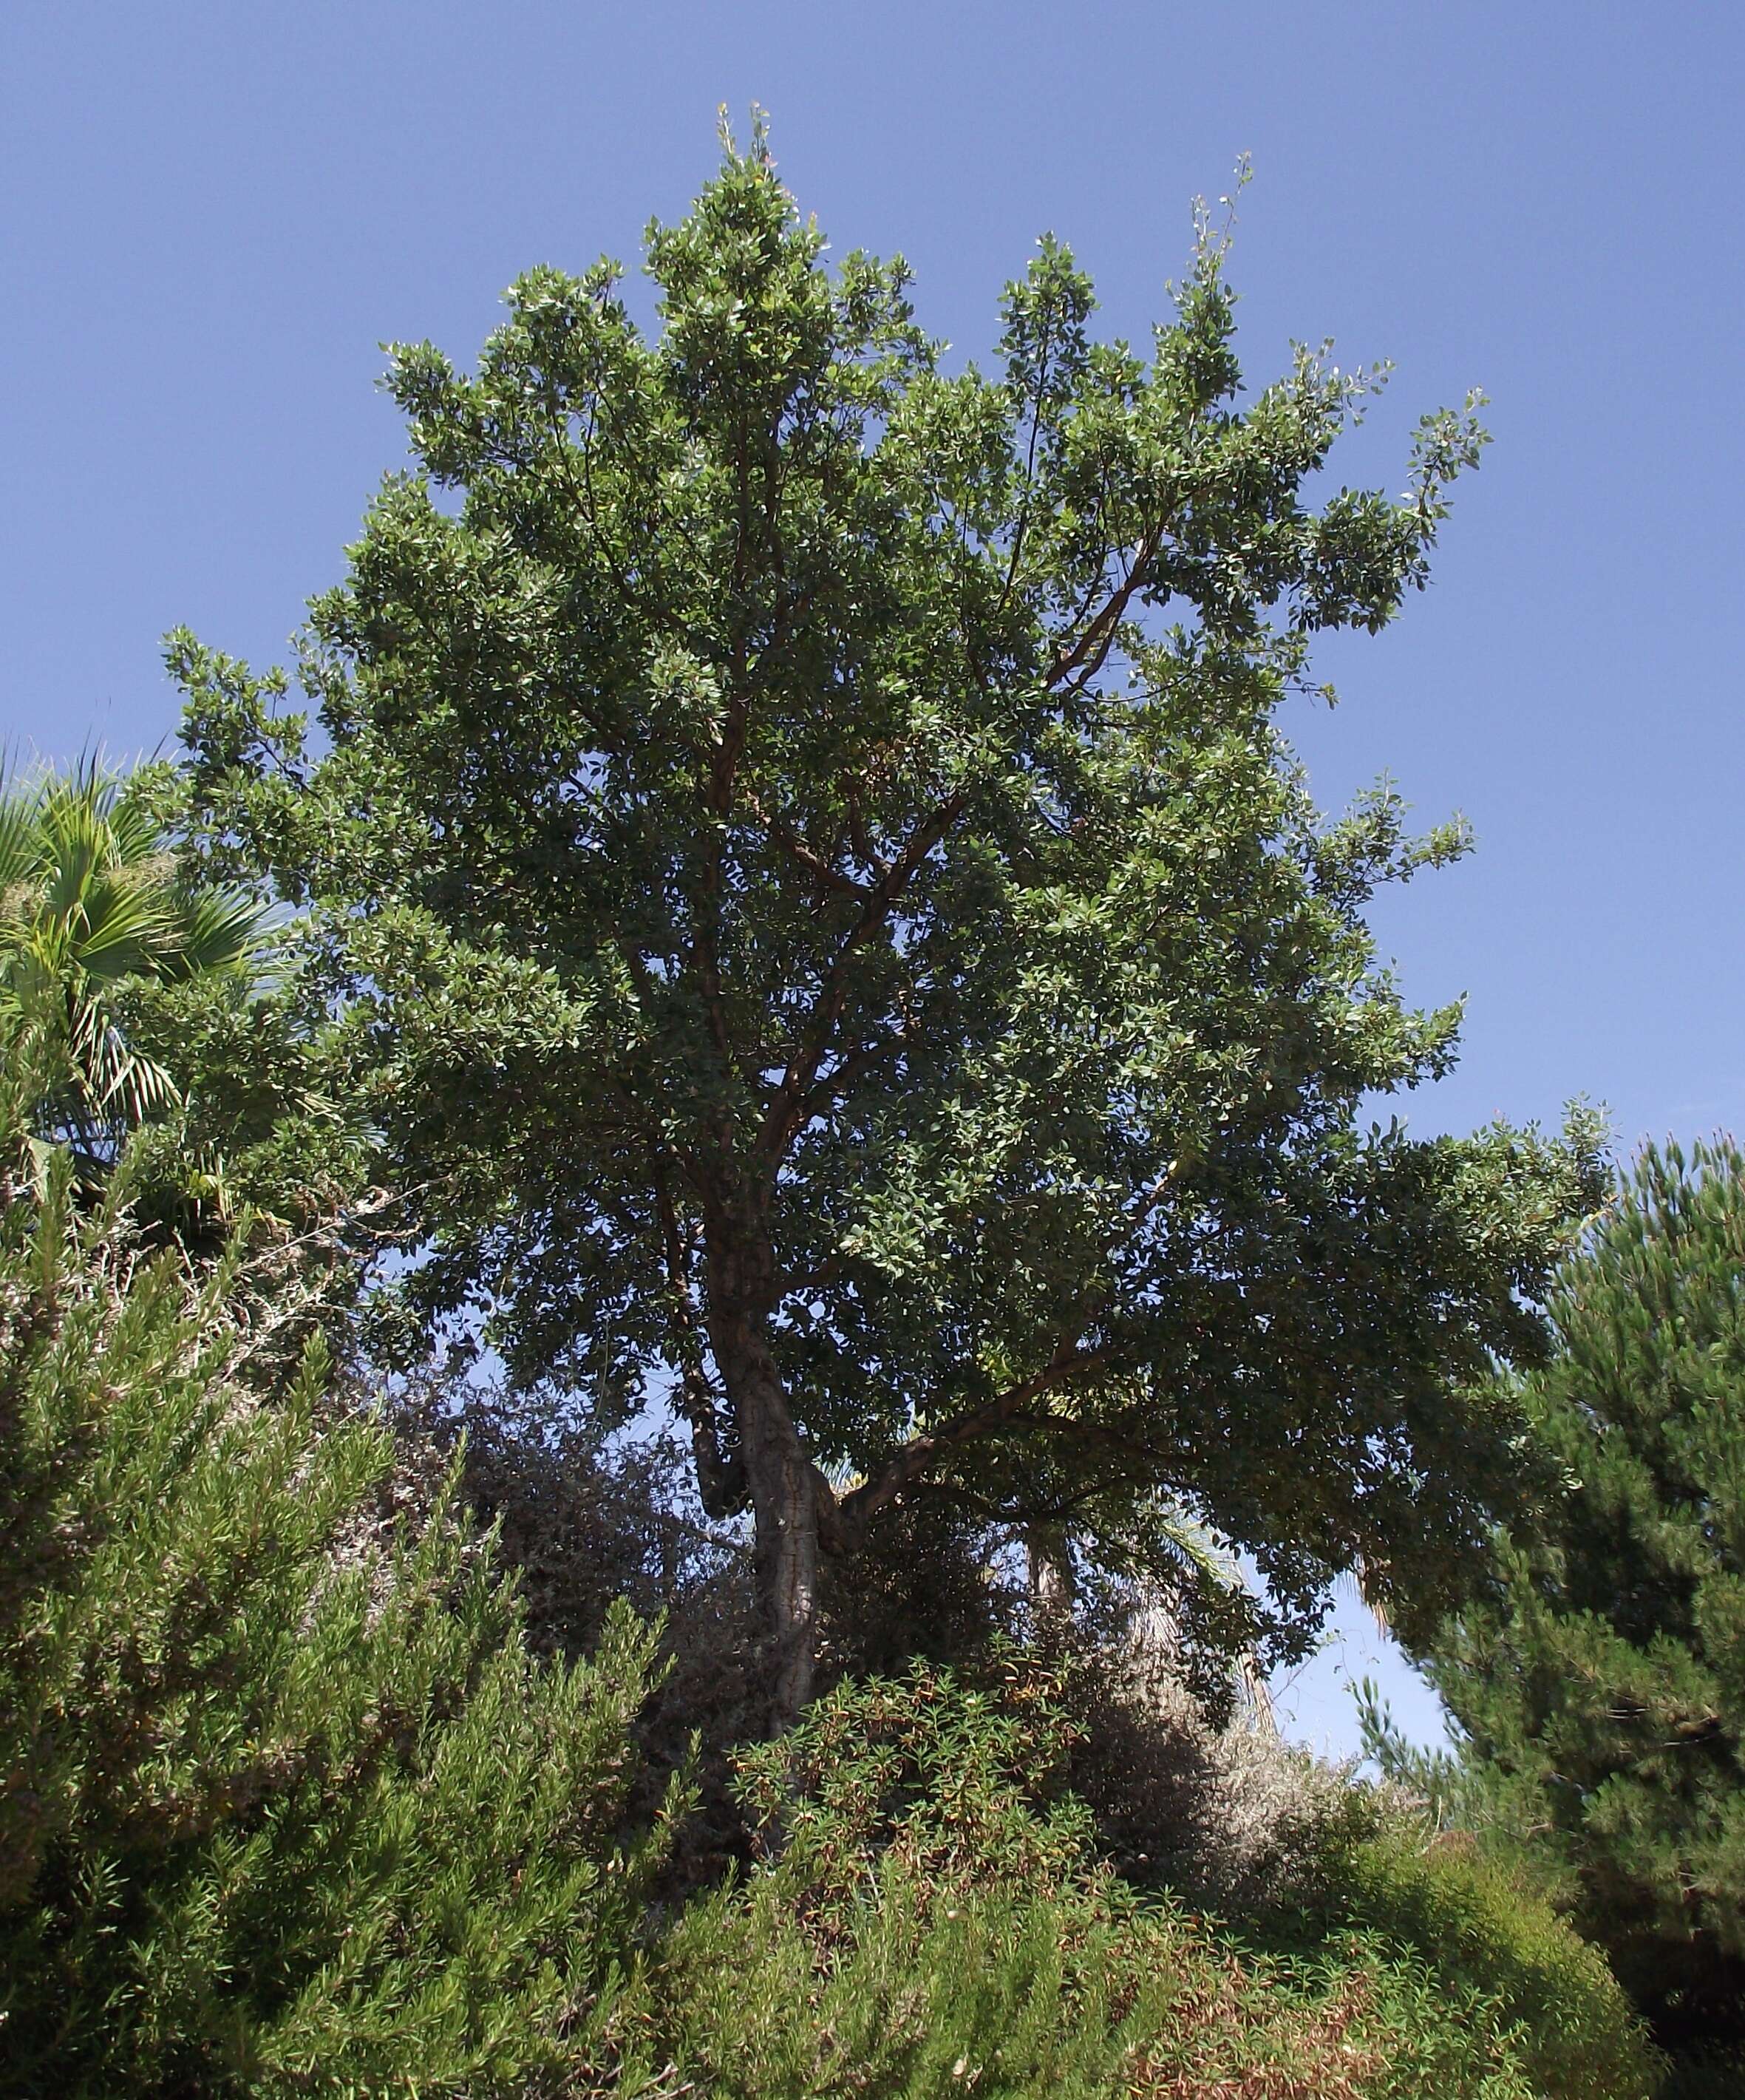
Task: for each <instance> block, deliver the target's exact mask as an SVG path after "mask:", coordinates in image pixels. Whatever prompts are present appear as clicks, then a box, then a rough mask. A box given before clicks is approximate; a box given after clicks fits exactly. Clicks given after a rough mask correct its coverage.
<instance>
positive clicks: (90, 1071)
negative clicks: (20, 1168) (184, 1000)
mask: <svg viewBox="0 0 1745 2100" xmlns="http://www.w3.org/2000/svg"><path fill="white" fill-rule="evenodd" d="M263 931H264V913H263V911H262V907H260V906H258V904H256V903H255V902H253V899H251V898H248V897H246V896H245V895H243V894H242V893H240V892H237V891H235V890H230V889H222V888H199V887H196V886H194V885H190V884H189V883H188V882H187V881H186V880H184V878H183V876H182V875H181V873H180V872H179V871H178V868H177V866H176V862H175V860H174V856H173V855H172V854H170V852H169V851H168V850H167V847H166V841H165V836H164V832H163V828H162V825H161V822H160V820H159V818H157V817H156V814H154V813H153V812H152V810H151V808H150V807H149V805H148V803H147V802H146V801H145V799H144V797H143V796H141V795H140V794H139V793H138V792H132V791H131V790H130V784H129V783H127V782H126V781H124V780H123V779H121V778H120V777H119V776H118V775H116V774H109V773H106V772H104V771H103V770H100V769H99V766H98V765H97V764H96V763H95V761H92V760H90V759H85V760H82V761H80V762H79V763H78V765H76V766H75V767H74V768H73V770H72V771H71V772H70V773H69V774H59V773H56V772H54V771H52V770H45V771H44V772H42V773H41V774H37V775H36V776H35V777H34V778H33V779H27V780H24V781H14V782H12V783H5V782H3V781H0V1043H3V1044H4V1047H5V1049H6V1052H7V1061H8V1064H9V1065H10V1066H11V1070H12V1071H13V1072H14V1073H15V1074H28V1075H29V1079H28V1083H29V1089H30V1093H31V1096H32V1099H33V1104H34V1108H33V1116H32V1120H33V1123H34V1124H35V1126H36V1132H37V1136H38V1138H39V1139H41V1140H46V1141H49V1142H52V1143H56V1144H62V1145H67V1146H68V1148H69V1149H71V1150H72V1151H73V1154H74V1155H75V1158H77V1161H78V1163H79V1165H80V1167H81V1169H82V1171H84V1172H86V1174H91V1173H95V1172H100V1171H102V1169H103V1168H104V1167H106V1166H108V1164H109V1163H110V1162H112V1160H113V1158H114V1155H115V1152H116V1149H117V1146H118V1145H119V1144H120V1142H121V1139H122V1138H123V1137H124V1136H126V1132H128V1130H130V1128H132V1127H134V1126H136V1125H137V1124H139V1123H143V1122H144V1121H146V1120H148V1118H151V1117H153V1116H155V1115H159V1114H163V1113H164V1112H165V1111H166V1110H170V1109H173V1108H174V1107H175V1106H176V1105H177V1102H178V1094H177V1090H176V1087H175V1084H174V1081H173V1080H172V1079H171V1078H170V1074H169V1073H168V1072H166V1071H165V1069H164V1068H163V1066H162V1065H160V1064H158V1063H157V1062H156V1061H154V1060H153V1059H152V1058H151V1057H147V1056H145V1055H144V1054H143V1052H140V1051H139V1050H138V1049H136V1048H134V1047H132V1046H130V1043H129V1042H128V1040H127V1036H126V1030H125V1029H124V1028H123V1026H122V1025H121V1018H120V1014H119V1012H118V1001H119V999H120V995H121V994H122V993H123V992H124V991H125V990H126V988H127V987H128V986H130V985H134V984H139V983H142V982H143V983H153V984H174V983H178V982H182V981H183V980H185V979H187V978H189V977H196V976H200V975H203V974H205V973H214V972H215V973H225V974H235V975H236V976H238V977H243V978H246V977H250V976H252V975H253V973H255V971H256V969H257V968H258V963H259V958H260V952H261V944H262V933H263Z"/></svg>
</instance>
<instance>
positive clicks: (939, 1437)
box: [837, 1348, 1106, 1546]
mask: <svg viewBox="0 0 1745 2100" xmlns="http://www.w3.org/2000/svg"><path fill="white" fill-rule="evenodd" d="M1105 1361H1106V1358H1105V1357H1104V1352H1103V1351H1102V1350H1100V1349H1086V1350H1077V1349H1073V1348H1064V1349H1063V1350H1061V1351H1060V1352H1059V1353H1058V1354H1057V1355H1056V1356H1055V1359H1054V1361H1052V1362H1051V1363H1050V1364H1048V1365H1046V1366H1045V1367H1044V1368H1043V1369H1042V1370H1039V1371H1038V1372H1036V1373H1035V1374H1033V1376H1032V1377H1029V1378H1027V1379H1023V1380H1021V1381H1020V1383H1018V1384H1016V1385H1015V1386H1011V1387H1008V1388H1007V1391H1006V1392H1002V1393H1001V1394H1000V1395H998V1397H997V1398H995V1399H994V1400H990V1401H986V1402H985V1403H984V1405H981V1406H980V1407H976V1408H972V1409H971V1410H969V1412H968V1413H967V1414H960V1415H958V1417H957V1418H956V1419H955V1420H954V1421H951V1422H945V1423H941V1424H940V1425H939V1427H937V1428H936V1429H928V1430H924V1431H923V1432H921V1433H920V1434H919V1436H912V1437H910V1440H909V1441H908V1442H907V1443H906V1444H905V1445H903V1446H902V1447H901V1449H900V1450H897V1451H894V1452H892V1454H891V1456H890V1457H889V1458H887V1459H886V1460H885V1462H884V1464H883V1465H882V1466H881V1467H879V1470H878V1471H877V1472H875V1474H873V1475H872V1476H871V1477H870V1479H869V1480H866V1481H865V1482H863V1483H862V1485H861V1486H859V1487H857V1488H856V1489H854V1490H853V1493H849V1494H848V1495H845V1496H844V1498H843V1500H842V1504H841V1507H840V1509H839V1511H838V1513H837V1524H838V1528H839V1530H840V1532H841V1533H842V1536H843V1537H844V1539H845V1540H846V1541H847V1542H848V1543H849V1545H850V1546H853V1545H856V1544H858V1543H859V1542H861V1541H863V1540H864V1538H865V1537H866V1527H867V1525H868V1524H869V1523H870V1521H871V1520H872V1519H873V1518H874V1517H875V1516H876V1515H878V1513H879V1511H880V1510H882V1509H883V1508H884V1507H885V1506H886V1505H887V1503H888V1502H893V1501H895V1499H896V1498H897V1496H898V1495H900V1494H901V1493H902V1491H903V1489H905V1488H906V1487H907V1486H908V1485H909V1484H910V1481H912V1480H919V1479H920V1478H921V1477H922V1476H923V1475H924V1474H925V1473H927V1472H928V1471H929V1470H930V1469H931V1468H932V1467H934V1466H936V1465H938V1464H940V1463H941V1462H942V1461H943V1460H945V1459H946V1458H950V1456H951V1455H952V1454H953V1453H954V1452H956V1451H959V1450H961V1449H963V1446H964V1445H967V1444H974V1443H978V1442H980V1440H982V1439H983V1438H985V1437H988V1436H997V1435H998V1434H999V1433H1000V1432H1002V1430H1007V1429H1011V1428H1015V1427H1038V1426H1039V1424H1038V1423H1037V1422H1036V1421H1034V1420H1032V1421H1029V1422H1025V1419H1024V1414H1025V1409H1026V1408H1027V1407H1029V1405H1030V1403H1031V1402H1032V1401H1036V1400H1040V1399H1041V1398H1042V1396H1043V1395H1044V1394H1045V1393H1049V1392H1059V1391H1060V1388H1061V1387H1063V1386H1067V1385H1070V1384H1072V1383H1073V1382H1074V1381H1075V1380H1076V1379H1081V1378H1083V1377H1085V1376H1086V1374H1089V1373H1091V1372H1093V1371H1097V1370H1102V1369H1103V1368H1104V1364H1105ZM1044 1419H1047V1418H1044Z"/></svg>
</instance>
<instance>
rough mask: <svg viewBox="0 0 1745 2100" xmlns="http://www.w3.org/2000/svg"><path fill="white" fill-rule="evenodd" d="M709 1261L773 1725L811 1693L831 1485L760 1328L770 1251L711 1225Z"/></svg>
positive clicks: (715, 1348)
mask: <svg viewBox="0 0 1745 2100" xmlns="http://www.w3.org/2000/svg"><path fill="white" fill-rule="evenodd" d="M736 1240H737V1241H738V1245H734V1244H732V1242H734V1241H736ZM724 1241H725V1242H728V1243H727V1244H725V1245H724V1244H723V1243H722V1242H724ZM708 1266H709V1310H708V1325H709V1342H710V1347H711V1349H712V1352H713V1354H714V1357H715V1363H716V1370H718V1371H719V1372H720V1379H721V1383H722V1385H723V1387H725V1391H726V1395H727V1401H728V1405H729V1407H730V1408H731V1410H732V1411H733V1418H734V1428H735V1430H736V1432H737V1433H738V1454H737V1456H738V1461H739V1462H740V1463H741V1464H743V1467H744V1469H745V1480H746V1485H747V1488H748V1489H749V1490H750V1492H751V1511H752V1517H753V1521H754V1524H755V1538H756V1569H757V1590H758V1603H759V1606H760V1610H761V1613H762V1617H763V1621H764V1626H765V1656H766V1660H767V1664H768V1668H769V1681H770V1704H771V1713H770V1719H771V1723H772V1727H773V1731H774V1732H777V1733H779V1732H782V1731H783V1730H785V1729H787V1728H789V1727H792V1726H793V1724H794V1723H795V1721H796V1720H798V1718H800V1713H801V1710H803V1709H804V1706H805V1705H806V1702H807V1701H808V1700H809V1698H810V1697H811V1696H812V1680H813V1661H814V1648H815V1643H816V1639H817V1627H816V1619H817V1589H818V1547H819V1530H820V1524H821V1520H822V1518H823V1517H824V1516H825V1514H826V1511H825V1508H824V1505H825V1503H826V1502H827V1501H829V1500H830V1499H831V1490H830V1485H829V1483H828V1482H827V1481H826V1480H824V1479H823V1477H822V1475H821V1474H820V1473H819V1472H818V1470H817V1467H815V1466H814V1465H813V1462H812V1461H811V1460H810V1459H809V1458H808V1457H807V1456H806V1454H805V1452H804V1449H803V1448H802V1447H801V1445H800V1435H799V1432H798V1431H797V1430H796V1429H795V1427H794V1418H793V1416H792V1414H791V1413H790V1412H789V1410H788V1405H787V1392H786V1391H785V1390H784V1389H783V1387H782V1378H781V1374H780V1372H779V1371H778V1370H777V1368H776V1364H775V1359H774V1357H773V1356H772V1355H771V1353H770V1349H769V1341H768V1339H767V1338H766V1336H765V1332H764V1326H763V1321H764V1317H765V1312H764V1305H765V1303H767V1299H766V1298H765V1292H764V1291H763V1290H761V1289H760V1287H759V1286H760V1284H762V1283H763V1282H764V1281H765V1272H767V1273H769V1274H771V1275H773V1266H774V1264H773V1258H771V1256H770V1255H769V1252H768V1251H766V1250H765V1248H764V1247H762V1246H759V1245H758V1244H757V1242H756V1238H755V1237H753V1238H752V1239H751V1244H749V1245H747V1243H746V1241H745V1240H744V1239H743V1238H741V1237H740V1235H739V1234H738V1233H732V1232H730V1231H729V1233H725V1234H719V1235H718V1234H717V1233H715V1232H711V1233H710V1234H709V1264H708Z"/></svg>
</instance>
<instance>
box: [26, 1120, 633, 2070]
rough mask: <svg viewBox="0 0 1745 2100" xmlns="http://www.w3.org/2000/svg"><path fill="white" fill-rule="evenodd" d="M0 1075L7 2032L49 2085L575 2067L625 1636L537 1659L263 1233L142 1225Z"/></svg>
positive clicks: (481, 1556)
mask: <svg viewBox="0 0 1745 2100" xmlns="http://www.w3.org/2000/svg"><path fill="white" fill-rule="evenodd" d="M24 1105H27V1104H26V1103H25V1101H24V1089H23V1088H22V1087H20V1085H19V1084H18V1083H15V1081H14V1080H12V1079H8V1081H7V1087H6V1092H5V1096H4V1098H3V1099H0V1137H3V1140H4V1144H3V1145H0V1155H3V1163H0V1770H3V1771H4V1773H5V1775H6V1777H5V1780H4V1785H3V1792H0V2059H3V2061H4V2063H5V2064H6V2067H7V2080H8V2082H7V2090H8V2091H13V2092H20V2093H48V2092H52V2093H55V2094H56V2095H58V2096H67V2097H68V2100H70V2096H75V2095H90V2096H94V2100H95V2096H98V2095H103V2096H114V2095H128V2094H148V2093H149V2094H169V2093H200V2094H223V2093H251V2094H268V2095H279V2094H286V2095H289V2094H292V2093H296V2094H299V2095H302V2094H309V2093H336V2094H337V2093H372V2094H377V2093H380V2094H387V2093H420V2094H423V2095H440V2094H455V2095H459V2094H462V2093H465V2094H469V2095H474V2094H487V2093H488V2094H496V2093H505V2094H508V2093H516V2094H522V2093H528V2092H530V2091H532V2090H534V2089H535V2081H536V2080H539V2079H540V2078H557V2077H560V2076H562V2077H567V2076H570V2075H571V2073H572V2072H574V2071H575V2070H576V2069H577V2067H579V2066H581V2065H583V2064H584V2063H586V2062H588V2059H589V2052H590V2049H591V2046H592V2045H591V2042H590V2039H589V2037H590V2036H592V2035H593V2033H594V2032H595V2031H596V2030H597V2027H598V2025H599V2023H600V2021H601V2018H602V2017H603V2016H604V2012H605V2010H606V2008H608V2007H609V2006H610V2003H611V2001H612V1999H613V1996H614V1992H615V1988H617V1984H616V1981H615V1979H617V1978H619V1977H620V1976H621V1975H623V1974H624V1973H626V1972H627V1969H628V1966H629V1965H631V1964H632V1962H633V1957H634V1952H635V1941H636V1937H637V1931H638V1930H639V1927H640V1923H641V1917H642V1911H643V1904H642V1898H641V1886H642V1883H643V1881H644V1878H645V1877H646V1872H647V1869H648V1868H649V1867H650V1865H651V1864H653V1857H654V1851H655V1849H656V1847H655V1846H654V1845H653V1844H651V1843H650V1842H648V1841H646V1840H645V1841H644V1842H641V1843H640V1844H638V1843H635V1842H629V1841H628V1840H627V1838H626V1837H625V1834H624V1831H623V1829H622V1828H621V1824H622V1806H623V1801H624V1793H625V1789H626V1786H627V1784H628V1780H629V1778H630V1776H631V1767H632V1748H631V1739H630V1727H631V1723H632V1719H633V1718H634V1716H635V1714H636V1712H637V1708H638V1706H639V1705H640V1704H641V1701H642V1700H643V1698H644V1696H645V1695H646V1692H647V1689H648V1686H649V1682H650V1661H651V1654H652V1644H653V1639H654V1635H653V1633H652V1631H651V1630H649V1629H647V1628H646V1627H643V1626H639V1625H638V1624H637V1622H635V1621H632V1619H631V1618H630V1617H628V1615H627V1614H625V1613H624V1612H619V1613H617V1614H615V1615H614V1616H613V1617H611V1618H610V1621H609V1622H608V1624H607V1626H606V1630H605V1633H604V1636H603V1638H602V1639H601V1642H600V1643H599V1646H598V1648H597V1652H595V1653H594V1654H593V1656H592V1657H590V1658H588V1660H586V1661H582V1662H580V1663H578V1664H576V1665H573V1666H565V1665H546V1664H543V1663H540V1662H539V1661H535V1659H534V1658H533V1657H531V1654H530V1653H529V1652H528V1650H527V1647H526V1646H525V1644H524V1642H523V1639H522V1632H521V1628H520V1625H519V1619H518V1605H517V1603H516V1600H515V1598H514V1595H513V1591H512V1590H511V1589H509V1587H507V1586H505V1584H503V1583H502V1582H500V1580H499V1579H498V1577H497V1575H496V1571H495V1569H494V1567H493V1563H492V1559H491V1553H490V1551H488V1547H487V1542H485V1541H483V1540H482V1539H481V1538H480V1537H478V1536H476V1535H474V1534H473V1533H470V1532H469V1529H467V1527H466V1526H465V1524H462V1523H461V1522H460V1521H459V1520H458V1519H457V1518H456V1515H455V1512H454V1509H453V1507H452V1493H448V1492H447V1491H445V1492H444V1493H442V1494H441V1495H439V1496H438V1499H437V1502H436V1506H435V1507H434V1510H433V1511H430V1512H428V1513H426V1514H425V1515H422V1516H421V1517H419V1518H418V1519H417V1520H416V1521H415V1522H408V1521H404V1520H402V1518H401V1517H400V1516H399V1515H398V1514H397V1513H396V1511H395V1510H394V1507H393V1502H392V1498H391V1496H390V1495H388V1494H387V1493H385V1492H384V1484H385V1483H386V1482H387V1481H388V1480H389V1478H390V1461H391V1457H392V1449H391V1443H390V1438H389V1436H388V1435H387V1433H386V1430H385V1429H384V1428H383V1427H382V1426H381V1423H379V1421H377V1420H375V1419H372V1418H356V1417H355V1416H354V1417H351V1418H346V1416H344V1415H343V1414H337V1413H336V1411H335V1410H333V1407H332V1406H331V1405H328V1404H326V1388H327V1385H328V1366H327V1364H326V1362H325V1361H324V1352H323V1350H322V1348H321V1346H320V1344H319V1342H315V1343H311V1344H310V1345H309V1346H308V1347H307V1348H306V1349H305V1350H304V1352H303V1353H302V1359H301V1367H300V1369H299V1370H297V1373H296V1374H295V1375H294V1376H293V1377H292V1378H291V1379H289V1381H287V1382H284V1383H281V1384H280V1385H279V1386H278V1387H276V1388H275V1389H273V1390H271V1391H269V1392H261V1391H260V1390H259V1389H258V1383H257V1382H256V1381H254V1380H253V1379H251V1378H250V1376H249V1359H250V1357H251V1354H252V1352H255V1351H256V1350H257V1349H258V1348H261V1347H262V1346H263V1343H270V1340H271V1329H272V1327H273V1325H274V1322H275V1318H276V1317H279V1316H280V1314H281V1313H282V1312H283V1310H284V1308H283V1307H282V1306H280V1305H279V1304H277V1303H276V1302H275V1299H274V1296H273V1295H272V1291H271V1278H270V1277H263V1274H262V1267H261V1258H258V1257H251V1256H245V1255H244V1254H243V1253H242V1252H241V1251H239V1250H237V1249H233V1250H232V1251H231V1253H230V1254H229V1255H227V1257H226V1258H225V1259H224V1260H221V1261H219V1262H218V1264H216V1265H205V1266H202V1267H201V1268H194V1267H192V1266H191V1264H189V1263H188V1261H187V1258H186V1257H185V1256H184V1255H182V1253H181V1252H180V1251H179V1250H178V1249H177V1248H175V1247H174V1246H172V1247H170V1248H169V1249H167V1250H162V1249H161V1250H160V1251H156V1253H152V1252H149V1251H147V1250H145V1249H144V1248H143V1247H142V1246H141V1244H140V1243H139V1240H138V1239H137V1237H135V1234H134V1231H133V1229H132V1227H131V1225H130V1219H129V1216H128V1214H127V1211H126V1202H125V1197H126V1168H125V1162H124V1163H123V1167H122V1168H121V1170H120V1171H118V1173H117V1176H115V1177H114V1179H113V1181H112V1185H111V1186H110V1188H109V1189H108V1192H107V1193H105V1194H104V1196H103V1198H102V1199H101V1201H100V1202H98V1203H96V1205H95V1207H93V1205H92V1204H91V1202H90V1200H89V1198H88V1195H87V1198H86V1199H85V1200H83V1201H80V1200H77V1198H76V1176H75V1173H74V1169H73V1161H72V1159H71V1158H70V1156H69V1154H68V1153H67V1152H66V1151H64V1150H62V1151H60V1152H59V1153H58V1154H54V1155H52V1156H51V1158H50V1160H49V1162H48V1167H47V1171H46V1176H44V1175H43V1174H42V1172H41V1171H40V1167H41V1162H40V1157H39V1156H38V1157H37V1158H33V1155H32V1154H31V1152H30V1150H29V1147H28V1146H27V1145H26V1144H25V1142H24V1140H25V1138H26V1136H27V1134H28V1125H27V1124H26V1123H25V1122H24V1118H23V1116H22V1114H21V1113H20V1110H21V1107H22V1106H24Z"/></svg>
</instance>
